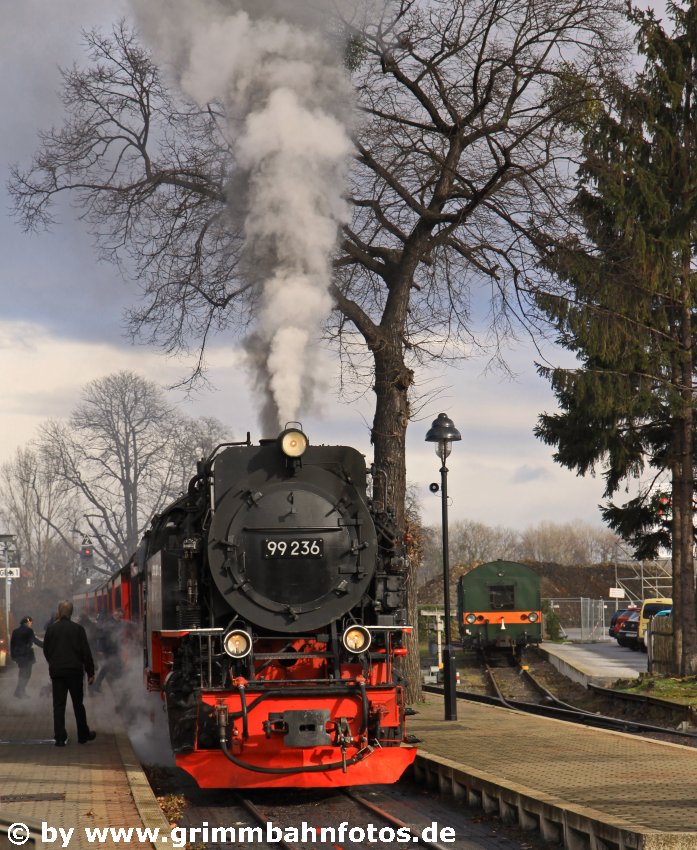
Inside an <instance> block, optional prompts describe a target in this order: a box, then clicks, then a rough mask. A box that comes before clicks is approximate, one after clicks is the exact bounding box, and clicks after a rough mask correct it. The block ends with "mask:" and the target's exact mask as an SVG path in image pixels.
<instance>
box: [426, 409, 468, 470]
mask: <svg viewBox="0 0 697 850" xmlns="http://www.w3.org/2000/svg"><path fill="white" fill-rule="evenodd" d="M461 439H462V437H461V436H460V432H459V431H458V430H457V428H456V427H455V425H454V424H453V420H452V419H450V418H449V417H448V416H446V415H445V413H439V414H438V417H437V418H436V419H434V420H433V425H431V427H430V428H429V430H428V433H427V434H426V442H427V443H435V444H436V445H435V449H436V454H437V455H438V457H440V458H442V459H443V460H445V458H446V457H448V455H449V454H450V449H451V448H452V443H453V442H456V441H457V440H461Z"/></svg>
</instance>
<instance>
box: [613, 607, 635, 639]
mask: <svg viewBox="0 0 697 850" xmlns="http://www.w3.org/2000/svg"><path fill="white" fill-rule="evenodd" d="M638 610H639V609H638V608H637V607H636V606H632V607H630V608H620V609H619V611H615V613H614V614H613V615H612V617H611V619H610V629H609V633H610V637H614V638H617V636H618V635H619V633H620V629H621V628H622V623H626V621H627V620H628V619H629V616H630V614H632V612H634V611H638Z"/></svg>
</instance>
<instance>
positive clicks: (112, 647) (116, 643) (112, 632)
mask: <svg viewBox="0 0 697 850" xmlns="http://www.w3.org/2000/svg"><path fill="white" fill-rule="evenodd" d="M124 626H125V624H124V622H123V611H122V610H121V608H114V610H113V611H112V612H111V616H110V617H108V618H107V619H106V620H105V621H104V622H103V623H101V624H100V627H99V633H98V637H97V649H98V650H99V651H100V652H102V654H103V656H104V663H103V664H102V665H101V667H100V670H99V675H98V676H97V679H96V681H95V683H94V687H93V689H92V690H93V691H96V693H101V690H102V682H103V681H104V679H106V678H108V679H109V683H110V684H111V685H115V684H116V682H117V680H118V679H120V678H121V676H123V659H122V656H121V653H122V652H123V650H124V643H125V634H126V633H125V628H124Z"/></svg>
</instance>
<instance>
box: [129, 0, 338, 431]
mask: <svg viewBox="0 0 697 850" xmlns="http://www.w3.org/2000/svg"><path fill="white" fill-rule="evenodd" d="M132 3H133V5H134V7H135V8H136V12H137V17H138V21H139V26H140V28H141V30H142V31H143V32H144V33H145V35H146V36H148V37H149V38H150V41H151V43H152V44H153V45H154V50H155V53H156V55H157V56H158V58H159V60H160V61H163V60H164V61H165V62H167V63H168V64H170V65H171V66H173V67H174V69H175V71H176V73H177V75H178V78H179V81H180V83H181V86H182V88H183V90H184V91H185V92H186V93H187V94H188V95H190V96H191V97H192V98H194V99H195V100H196V101H197V102H198V103H199V104H202V105H203V104H206V103H210V102H211V101H215V100H217V101H221V102H222V103H224V105H225V107H226V111H227V114H228V116H229V120H230V131H229V134H230V139H229V141H230V144H231V146H232V148H233V151H234V157H235V163H236V166H237V168H238V169H239V171H240V172H241V175H242V177H243V179H242V181H241V185H242V186H243V189H242V190H241V191H240V190H239V187H238V186H237V185H236V187H235V197H231V198H230V203H231V205H232V209H233V212H234V214H235V215H236V216H242V218H243V222H244V233H245V261H246V262H245V263H244V267H245V268H246V269H247V274H248V275H250V277H252V278H253V279H254V280H257V279H258V281H259V290H260V299H259V309H258V314H257V326H256V329H255V333H254V335H253V338H252V339H250V340H249V341H248V342H249V345H248V349H249V351H250V360H251V361H252V362H254V364H255V368H256V371H257V383H258V385H259V386H260V387H261V388H262V390H263V391H264V393H265V396H266V397H265V400H264V404H263V411H264V412H263V414H262V415H263V417H264V419H265V420H266V421H264V422H263V423H262V425H263V426H264V428H265V429H271V432H272V433H273V429H277V428H278V427H279V426H282V425H283V424H284V423H285V422H287V421H290V420H294V419H297V417H298V413H299V412H300V411H301V410H303V409H305V408H306V406H307V405H309V404H310V402H311V397H312V390H313V381H314V376H315V373H316V371H317V370H316V364H313V359H312V351H313V346H314V343H315V341H316V339H317V337H318V332H319V329H320V328H321V326H322V324H323V322H324V320H325V318H326V317H327V315H328V314H329V312H330V310H331V307H332V302H331V298H330V296H329V293H328V287H329V281H330V275H331V265H330V258H331V255H332V252H333V249H334V247H335V244H336V240H337V233H338V226H339V225H340V224H341V223H342V222H344V221H345V220H346V219H347V216H348V208H347V205H346V203H345V202H344V200H343V198H342V193H343V189H344V181H345V170H346V164H347V162H348V159H349V157H350V155H351V152H352V149H353V148H352V143H351V139H350V135H349V132H350V125H351V121H352V109H353V99H352V90H351V86H350V83H349V81H348V79H347V77H346V74H345V72H344V69H343V67H342V63H341V61H340V57H338V56H337V55H336V53H337V51H336V45H335V43H334V41H333V40H332V39H331V38H330V37H328V36H327V34H326V33H322V32H321V30H320V28H319V27H318V26H317V25H316V24H315V23H314V20H315V19H316V16H315V15H314V14H313V10H312V9H311V8H310V7H309V6H308V4H307V3H306V2H305V3H303V2H299V0H294V2H288V0H285V2H274V0H236V1H235V2H218V0H175V2H168V0H132Z"/></svg>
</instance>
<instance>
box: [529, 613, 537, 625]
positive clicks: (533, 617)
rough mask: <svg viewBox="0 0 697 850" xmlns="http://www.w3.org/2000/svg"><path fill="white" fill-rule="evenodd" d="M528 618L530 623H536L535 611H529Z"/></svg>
mask: <svg viewBox="0 0 697 850" xmlns="http://www.w3.org/2000/svg"><path fill="white" fill-rule="evenodd" d="M528 620H530V622H531V623H536V622H537V613H536V612H535V611H531V612H530V613H529V614H528Z"/></svg>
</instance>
